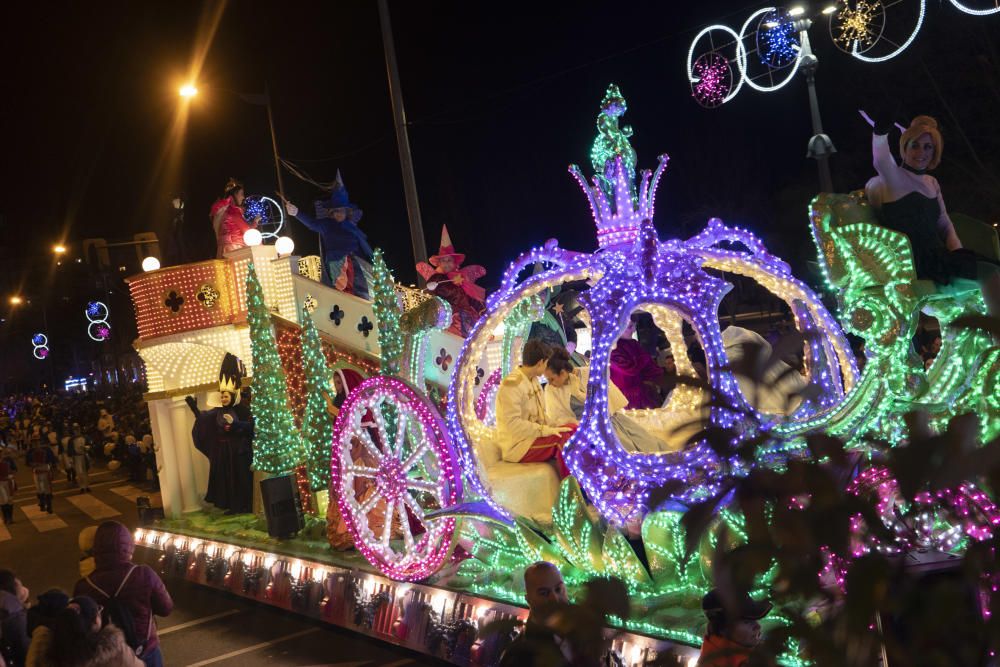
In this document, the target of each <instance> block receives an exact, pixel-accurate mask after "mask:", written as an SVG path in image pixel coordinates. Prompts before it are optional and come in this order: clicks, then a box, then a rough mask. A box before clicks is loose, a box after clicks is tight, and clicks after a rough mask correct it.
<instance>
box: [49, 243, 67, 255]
mask: <svg viewBox="0 0 1000 667" xmlns="http://www.w3.org/2000/svg"><path fill="white" fill-rule="evenodd" d="M52 252H54V253H55V254H57V255H62V254H64V253H65V252H66V246H64V245H63V244H62V243H57V244H55V245H54V246H52Z"/></svg>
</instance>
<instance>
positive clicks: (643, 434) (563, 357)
mask: <svg viewBox="0 0 1000 667" xmlns="http://www.w3.org/2000/svg"><path fill="white" fill-rule="evenodd" d="M589 371H590V369H589V368H588V367H582V368H577V367H575V366H574V365H573V362H572V361H570V354H569V351H567V350H565V349H563V348H561V347H560V348H556V349H554V350H553V351H552V356H550V357H549V360H548V363H547V364H546V366H545V379H546V380H547V381H548V384H547V385H546V386H545V414H546V416H547V417H548V419H549V423H550V424H579V423H580V418H581V417H582V416H583V408H584V405H585V404H586V402H587V381H588V375H589ZM627 404H628V399H627V398H625V394H623V393H622V391H621V389H619V388H618V387H616V386H615V383H614V382H611V381H608V414H609V415H610V416H611V426H612V428H614V430H615V435H617V436H618V441H619V442H620V443H621V445H622V447H623V448H624V449H625V451H628V452H644V453H652V452H660V451H664V449H665V447H664V443H661V442H660V441H659V440H657V439H656V438H655V437H653V435H652V434H651V433H650V432H649V431H647V430H646V429H645V428H643V426H642V424H640V423H639V422H637V421H636V420H634V419H632V418H631V417H629V416H628V415H627V414H625V413H624V412H622V410H624V409H625V406H626V405H627Z"/></svg>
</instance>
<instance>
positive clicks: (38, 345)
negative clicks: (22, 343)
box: [31, 333, 49, 361]
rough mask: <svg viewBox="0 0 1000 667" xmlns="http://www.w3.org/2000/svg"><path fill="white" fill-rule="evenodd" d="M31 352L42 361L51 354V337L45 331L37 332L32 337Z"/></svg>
mask: <svg viewBox="0 0 1000 667" xmlns="http://www.w3.org/2000/svg"><path fill="white" fill-rule="evenodd" d="M31 347H32V350H31V354H32V355H34V357H35V359H38V360H39V361H41V360H42V359H45V358H47V357H48V356H49V337H48V336H46V335H45V334H43V333H36V334H35V335H34V336H32V337H31Z"/></svg>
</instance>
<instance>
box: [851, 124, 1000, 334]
mask: <svg viewBox="0 0 1000 667" xmlns="http://www.w3.org/2000/svg"><path fill="white" fill-rule="evenodd" d="M861 115H862V117H864V118H865V120H867V121H868V123H869V124H870V125H871V126H872V130H873V136H872V158H873V163H874V166H875V171H877V172H878V175H877V176H875V177H874V178H872V179H871V180H869V181H868V183H867V184H866V185H865V195H866V197H867V198H868V202H869V203H870V204H871V206H872V207H873V208H874V209H875V210H876V212H877V213H878V216H879V220H880V221H881V223H882V224H883V225H885V226H886V227H889V228H891V229H894V230H896V231H898V232H902V233H903V234H905V235H906V236H907V237H908V238H909V240H910V245H911V247H912V250H913V264H914V268H915V269H916V273H917V277H918V278H920V279H922V280H931V281H933V282H935V283H937V284H938V285H951V284H952V283H953V281H955V279H965V280H976V281H978V282H979V284H980V287H981V289H982V292H983V297H984V298H985V300H986V305H987V308H988V309H989V311H990V313H991V314H992V315H993V316H994V317H998V316H1000V266H998V264H997V263H996V261H995V260H990V259H987V258H985V257H983V256H981V255H978V254H977V253H975V252H973V251H972V250H970V249H967V248H963V247H962V242H961V241H960V240H959V238H958V234H956V233H955V226H954V224H953V223H952V221H951V218H950V217H949V216H948V210H947V209H946V208H945V205H944V198H943V197H942V195H941V185H940V184H939V183H938V181H937V179H936V178H934V177H933V176H931V175H930V174H928V173H927V172H929V171H931V170H933V169H934V168H935V167H937V166H938V165H939V164H940V163H941V151H942V147H943V143H942V139H941V132H940V131H939V130H938V125H937V121H936V120H934V119H933V118H931V117H930V116H917V117H916V118H914V119H913V121H912V122H911V123H910V126H909V127H908V128H902V127H901V126H900V129H902V136H900V138H899V153H900V157H901V158H902V164H896V160H895V159H894V158H893V157H892V152H891V150H890V148H889V132H890V131H891V130H892V127H893V126H892V124H891V123H887V122H885V119H883V118H880V119H878V120H872V119H871V118H870V117H869V116H868V115H867V114H866V113H865V112H864V111H862V112H861Z"/></svg>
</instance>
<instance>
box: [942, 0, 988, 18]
mask: <svg viewBox="0 0 1000 667" xmlns="http://www.w3.org/2000/svg"><path fill="white" fill-rule="evenodd" d="M948 1H949V2H951V4H952V5H953V6H954V7H955V8H956V9H958V10H959V11H961V12H965V13H966V14H971V15H972V16H989V15H990V14H997V13H1000V2H997V0H986V2H985V4H987V5H993V6H992V7H985V8H983V9H977V8H975V7H969V6H968V5H965V4H962V3H961V2H959V1H958V0H948Z"/></svg>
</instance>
